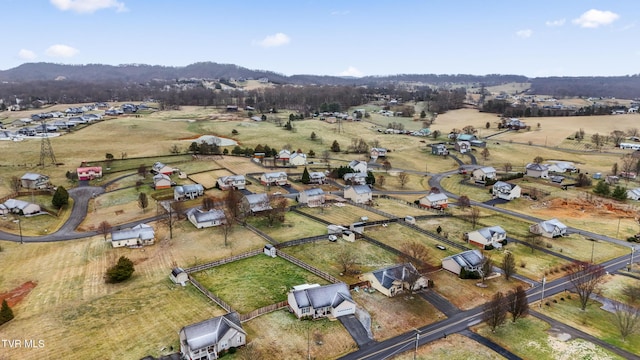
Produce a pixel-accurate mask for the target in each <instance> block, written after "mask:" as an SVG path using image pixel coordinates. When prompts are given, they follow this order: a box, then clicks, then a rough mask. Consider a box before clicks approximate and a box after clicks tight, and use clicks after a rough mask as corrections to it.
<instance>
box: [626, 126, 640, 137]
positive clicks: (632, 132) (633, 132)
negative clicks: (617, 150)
mask: <svg viewBox="0 0 640 360" xmlns="http://www.w3.org/2000/svg"><path fill="white" fill-rule="evenodd" d="M639 135H640V129H638V128H629V129H627V136H629V137H632V138H637V137H638V136H639Z"/></svg>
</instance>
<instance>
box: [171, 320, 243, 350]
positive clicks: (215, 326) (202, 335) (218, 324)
mask: <svg viewBox="0 0 640 360" xmlns="http://www.w3.org/2000/svg"><path fill="white" fill-rule="evenodd" d="M179 334H180V352H181V353H182V356H183V357H182V358H184V359H199V360H211V359H217V358H219V357H220V355H221V354H223V353H224V352H225V351H228V350H229V349H230V348H237V347H240V346H243V345H244V344H246V343H247V333H246V331H244V329H243V328H242V324H241V323H240V316H238V313H237V312H231V313H228V314H225V315H222V316H218V317H215V318H212V319H209V320H205V321H202V322H199V323H197V324H192V325H188V326H185V327H183V328H182V329H180V333H179Z"/></svg>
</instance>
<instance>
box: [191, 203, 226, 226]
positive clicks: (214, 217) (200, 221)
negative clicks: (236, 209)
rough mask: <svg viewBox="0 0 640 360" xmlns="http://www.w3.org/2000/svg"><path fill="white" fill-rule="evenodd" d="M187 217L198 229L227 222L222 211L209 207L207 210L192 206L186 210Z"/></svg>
mask: <svg viewBox="0 0 640 360" xmlns="http://www.w3.org/2000/svg"><path fill="white" fill-rule="evenodd" d="M187 219H189V221H191V223H192V224H193V226H195V227H197V228H198V229H202V228H208V227H212V226H219V225H222V224H224V223H226V222H227V218H226V216H225V214H224V211H222V210H219V209H211V210H208V211H205V210H201V209H198V208H193V209H189V210H187Z"/></svg>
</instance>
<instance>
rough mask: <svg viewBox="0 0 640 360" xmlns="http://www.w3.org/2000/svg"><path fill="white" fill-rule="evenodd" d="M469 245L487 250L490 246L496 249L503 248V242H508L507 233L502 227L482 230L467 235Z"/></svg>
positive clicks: (489, 227)
mask: <svg viewBox="0 0 640 360" xmlns="http://www.w3.org/2000/svg"><path fill="white" fill-rule="evenodd" d="M466 238H467V241H468V242H469V244H472V245H475V246H478V247H480V248H482V249H486V248H487V247H489V246H493V247H494V248H500V247H502V245H503V244H502V242H504V241H507V232H506V231H505V230H504V229H503V228H502V227H500V226H497V225H496V226H488V227H484V228H482V229H478V230H475V231H471V232H469V233H466Z"/></svg>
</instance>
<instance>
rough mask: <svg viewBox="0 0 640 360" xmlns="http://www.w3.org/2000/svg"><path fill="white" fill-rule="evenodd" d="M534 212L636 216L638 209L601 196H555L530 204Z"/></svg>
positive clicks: (556, 215) (613, 216) (560, 215)
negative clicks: (563, 197)
mask: <svg viewBox="0 0 640 360" xmlns="http://www.w3.org/2000/svg"><path fill="white" fill-rule="evenodd" d="M531 210H532V211H533V212H534V213H541V214H542V213H547V212H552V213H553V216H554V217H557V218H560V219H562V218H575V219H582V218H590V217H596V218H603V217H605V218H612V219H618V218H621V217H622V218H637V217H638V216H639V215H638V211H637V209H635V208H634V207H632V206H630V205H627V204H620V203H615V202H613V201H609V200H605V199H601V198H592V199H589V198H586V199H585V198H575V199H562V198H556V199H551V200H547V201H542V202H540V203H536V204H534V205H531Z"/></svg>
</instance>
